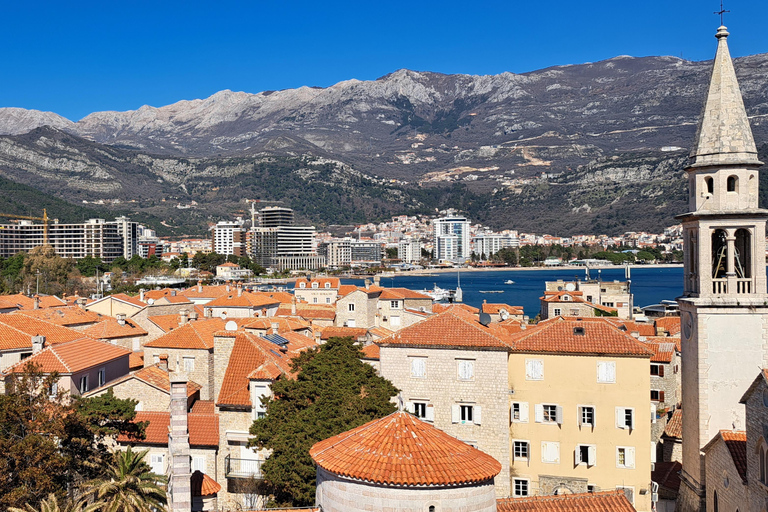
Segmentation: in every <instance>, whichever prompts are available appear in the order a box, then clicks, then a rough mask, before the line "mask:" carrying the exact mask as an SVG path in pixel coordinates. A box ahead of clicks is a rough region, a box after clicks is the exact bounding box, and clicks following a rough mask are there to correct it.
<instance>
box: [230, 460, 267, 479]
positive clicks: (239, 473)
mask: <svg viewBox="0 0 768 512" xmlns="http://www.w3.org/2000/svg"><path fill="white" fill-rule="evenodd" d="M263 463H264V461H263V460H253V459H235V458H233V457H231V456H229V455H227V456H226V457H224V476H225V477H226V478H257V479H261V478H262V475H261V465H262V464H263Z"/></svg>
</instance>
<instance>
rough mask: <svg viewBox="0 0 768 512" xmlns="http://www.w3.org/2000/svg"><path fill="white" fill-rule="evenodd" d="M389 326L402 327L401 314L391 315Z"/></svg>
mask: <svg viewBox="0 0 768 512" xmlns="http://www.w3.org/2000/svg"><path fill="white" fill-rule="evenodd" d="M389 326H390V327H400V317H399V316H391V317H389Z"/></svg>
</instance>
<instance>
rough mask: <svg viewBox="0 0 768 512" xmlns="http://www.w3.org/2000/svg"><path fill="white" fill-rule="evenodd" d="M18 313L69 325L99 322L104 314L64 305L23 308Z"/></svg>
mask: <svg viewBox="0 0 768 512" xmlns="http://www.w3.org/2000/svg"><path fill="white" fill-rule="evenodd" d="M11 314H17V315H26V316H29V317H32V318H37V319H38V320H44V321H46V322H50V323H52V324H56V325H61V326H64V327H69V326H72V325H83V324H90V323H95V322H98V321H99V320H101V319H102V316H101V315H99V314H98V313H95V312H93V311H87V310H85V309H83V308H81V307H78V306H62V307H59V308H44V309H23V310H20V311H18V312H17V313H11Z"/></svg>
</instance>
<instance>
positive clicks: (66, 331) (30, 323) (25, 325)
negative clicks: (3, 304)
mask: <svg viewBox="0 0 768 512" xmlns="http://www.w3.org/2000/svg"><path fill="white" fill-rule="evenodd" d="M0 325H5V326H7V327H10V328H12V329H15V330H16V331H20V332H22V333H24V334H26V335H27V336H28V337H29V338H30V339H29V340H28V342H27V344H26V345H25V346H28V347H31V346H32V341H31V337H32V336H37V335H40V336H45V343H46V344H47V345H54V344H56V343H66V342H68V341H74V340H79V339H83V338H85V335H84V334H83V333H81V332H78V331H75V330H73V329H70V328H68V327H62V326H60V325H56V324H54V323H51V322H48V321H45V320H40V319H38V318H32V317H29V316H27V315H23V314H21V313H11V314H6V315H0ZM2 343H3V340H2V338H0V346H2ZM9 348H10V347H9ZM16 348H23V347H16Z"/></svg>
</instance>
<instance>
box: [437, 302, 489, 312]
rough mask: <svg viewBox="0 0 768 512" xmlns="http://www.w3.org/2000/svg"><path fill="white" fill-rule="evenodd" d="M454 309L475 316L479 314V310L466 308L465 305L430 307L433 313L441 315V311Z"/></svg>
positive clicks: (470, 307)
mask: <svg viewBox="0 0 768 512" xmlns="http://www.w3.org/2000/svg"><path fill="white" fill-rule="evenodd" d="M452 308H456V309H463V310H464V311H467V312H469V313H474V314H477V313H479V312H480V310H479V309H477V308H473V307H472V306H468V305H466V304H439V303H438V304H433V305H432V312H433V313H442V312H443V311H448V310H449V309H452Z"/></svg>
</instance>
